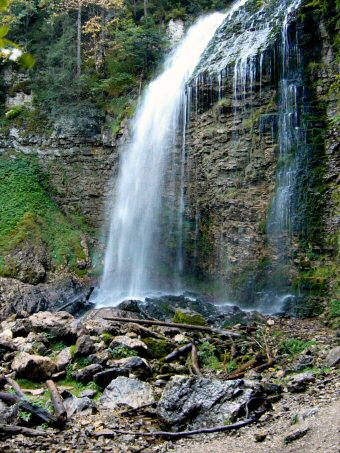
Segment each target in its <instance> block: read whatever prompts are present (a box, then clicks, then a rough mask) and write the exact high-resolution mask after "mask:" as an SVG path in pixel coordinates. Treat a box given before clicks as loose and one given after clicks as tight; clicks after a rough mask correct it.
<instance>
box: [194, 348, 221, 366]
mask: <svg viewBox="0 0 340 453" xmlns="http://www.w3.org/2000/svg"><path fill="white" fill-rule="evenodd" d="M215 353H216V347H215V346H214V345H213V344H210V343H209V342H208V341H205V342H204V343H202V344H201V345H200V346H199V347H198V357H199V361H200V364H201V366H203V367H204V368H211V369H213V370H220V369H221V368H222V364H221V362H220V361H219V360H218V358H217V356H216V354H215Z"/></svg>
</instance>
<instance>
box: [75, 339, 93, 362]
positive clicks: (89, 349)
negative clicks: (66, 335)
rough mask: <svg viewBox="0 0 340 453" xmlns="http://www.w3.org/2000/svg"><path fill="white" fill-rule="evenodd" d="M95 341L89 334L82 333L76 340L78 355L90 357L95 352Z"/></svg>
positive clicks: (76, 354)
mask: <svg viewBox="0 0 340 453" xmlns="http://www.w3.org/2000/svg"><path fill="white" fill-rule="evenodd" d="M95 350H96V348H95V346H94V342H93V340H92V339H91V337H90V336H89V335H82V336H81V337H79V338H78V339H77V342H76V352H75V356H76V357H88V356H89V355H91V354H93V353H94V352H95Z"/></svg>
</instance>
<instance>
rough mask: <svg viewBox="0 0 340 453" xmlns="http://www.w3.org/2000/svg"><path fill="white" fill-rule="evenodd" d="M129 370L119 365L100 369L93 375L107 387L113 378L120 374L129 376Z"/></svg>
mask: <svg viewBox="0 0 340 453" xmlns="http://www.w3.org/2000/svg"><path fill="white" fill-rule="evenodd" d="M128 375H129V371H128V370H124V369H122V368H119V367H118V366H116V367H112V368H108V369H107V370H104V371H100V372H99V373H96V374H95V375H94V376H93V380H94V382H95V383H96V384H97V385H98V386H99V387H101V388H105V387H107V386H108V385H109V384H110V382H112V380H113V379H115V378H117V377H119V376H125V377H128Z"/></svg>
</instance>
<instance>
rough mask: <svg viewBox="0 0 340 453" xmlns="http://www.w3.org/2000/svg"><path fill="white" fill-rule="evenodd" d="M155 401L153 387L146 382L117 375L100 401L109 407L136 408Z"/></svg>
mask: <svg viewBox="0 0 340 453" xmlns="http://www.w3.org/2000/svg"><path fill="white" fill-rule="evenodd" d="M154 402H155V399H154V395H153V391H152V387H151V385H150V384H147V383H146V382H142V381H139V380H138V379H131V378H127V377H117V378H116V379H114V380H113V381H112V382H111V383H110V384H109V385H108V386H107V387H106V389H105V391H104V393H103V396H102V397H101V398H100V403H101V405H102V406H104V407H105V408H107V409H116V408H117V407H119V406H122V405H124V406H128V407H132V408H134V409H137V408H139V407H142V406H144V405H146V404H152V403H154Z"/></svg>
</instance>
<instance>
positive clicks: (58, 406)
mask: <svg viewBox="0 0 340 453" xmlns="http://www.w3.org/2000/svg"><path fill="white" fill-rule="evenodd" d="M46 386H47V388H48V390H49V392H50V395H51V400H52V404H53V407H54V413H55V415H56V417H57V419H58V422H59V423H66V421H67V412H66V409H65V406H64V400H63V399H62V397H61V395H60V393H59V390H58V388H57V386H56V385H55V383H54V382H53V381H51V380H48V381H46Z"/></svg>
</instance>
